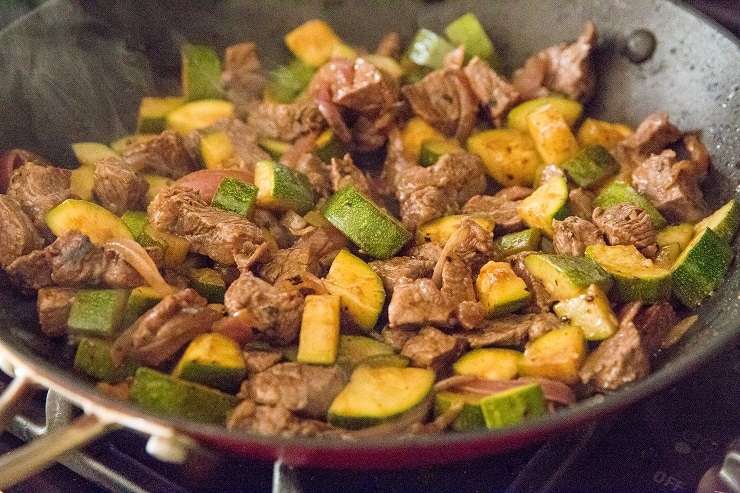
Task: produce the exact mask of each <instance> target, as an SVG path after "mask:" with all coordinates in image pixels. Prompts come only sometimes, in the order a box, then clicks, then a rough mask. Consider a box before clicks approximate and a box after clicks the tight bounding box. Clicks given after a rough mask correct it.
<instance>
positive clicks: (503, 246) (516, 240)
mask: <svg viewBox="0 0 740 493" xmlns="http://www.w3.org/2000/svg"><path fill="white" fill-rule="evenodd" d="M540 238H541V236H540V229H539V228H527V229H523V230H521V231H517V232H515V233H509V234H506V235H504V236H501V237H499V238H496V239H495V240H494V242H495V244H496V247H497V248H498V251H499V252H501V255H503V256H504V257H508V256H509V255H514V254H516V253H520V252H527V251H531V252H533V251H535V250H537V249H538V247H539V244H540Z"/></svg>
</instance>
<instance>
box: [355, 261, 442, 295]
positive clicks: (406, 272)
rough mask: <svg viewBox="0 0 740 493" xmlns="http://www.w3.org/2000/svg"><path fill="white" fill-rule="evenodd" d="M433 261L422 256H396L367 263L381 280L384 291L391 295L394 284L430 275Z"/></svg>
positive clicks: (405, 282)
mask: <svg viewBox="0 0 740 493" xmlns="http://www.w3.org/2000/svg"><path fill="white" fill-rule="evenodd" d="M435 263H436V262H434V261H433V260H428V259H424V258H416V257H405V256H398V257H392V258H390V259H388V260H373V261H372V262H370V264H369V265H370V268H371V269H373V271H375V273H376V274H378V276H379V277H380V279H381V280H382V281H383V287H384V288H385V291H386V293H388V294H389V295H392V294H393V290H394V289H395V287H396V286H399V285H401V284H407V283H410V282H413V281H415V280H417V279H422V278H425V277H426V278H429V277H432V273H433V272H434V265H435Z"/></svg>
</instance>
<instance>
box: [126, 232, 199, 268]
mask: <svg viewBox="0 0 740 493" xmlns="http://www.w3.org/2000/svg"><path fill="white" fill-rule="evenodd" d="M137 242H138V243H139V244H140V245H141V246H144V247H146V246H159V247H161V248H162V249H163V251H164V258H163V262H164V266H165V267H169V268H173V269H174V268H177V267H179V266H181V265H182V263H183V262H185V257H186V256H187V254H188V251H189V250H190V241H188V240H187V239H185V238H183V237H182V236H177V235H175V234H172V233H168V232H167V231H162V230H159V229H157V228H155V227H154V226H152V225H151V224H147V225H146V226H144V231H143V232H142V233H141V235H139V238H138V239H137Z"/></svg>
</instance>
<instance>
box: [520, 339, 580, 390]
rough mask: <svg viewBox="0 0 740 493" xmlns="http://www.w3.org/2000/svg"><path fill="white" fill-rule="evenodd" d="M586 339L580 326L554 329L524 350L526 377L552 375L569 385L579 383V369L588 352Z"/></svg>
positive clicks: (521, 370)
mask: <svg viewBox="0 0 740 493" xmlns="http://www.w3.org/2000/svg"><path fill="white" fill-rule="evenodd" d="M587 350H588V348H587V346H586V338H585V337H583V331H582V330H581V328H580V327H578V326H577V325H568V326H565V327H561V328H558V329H554V330H551V331H550V332H548V333H547V334H545V335H543V336H542V337H540V338H538V339H535V340H534V341H532V342H531V343H530V344H529V345H528V346H527V347H526V348H525V349H524V359H523V360H522V364H521V365H520V367H519V373H520V374H521V375H522V376H529V377H542V378H550V379H552V380H557V381H559V382H563V383H565V384H567V385H573V384H576V383H578V381H579V376H578V371H579V370H580V368H581V366H582V365H583V362H584V360H585V359H586V354H587Z"/></svg>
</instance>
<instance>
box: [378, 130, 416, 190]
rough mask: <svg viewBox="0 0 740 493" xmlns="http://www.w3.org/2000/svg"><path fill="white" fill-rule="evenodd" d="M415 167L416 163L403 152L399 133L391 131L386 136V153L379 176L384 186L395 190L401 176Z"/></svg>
mask: <svg viewBox="0 0 740 493" xmlns="http://www.w3.org/2000/svg"><path fill="white" fill-rule="evenodd" d="M416 166H417V164H416V161H415V160H414V159H413V158H411V157H410V156H409V155H408V154H407V153H406V152H405V151H404V145H403V139H401V132H400V131H399V130H398V129H397V128H395V129H393V130H391V132H390V134H389V135H388V152H387V154H386V158H385V161H383V170H382V172H381V175H380V178H381V180H382V181H383V183H384V184H385V186H386V187H387V188H389V189H390V190H395V189H396V188H397V187H398V183H399V181H400V179H401V177H402V176H403V174H404V173H405V172H407V170H409V169H413V168H415V167H416Z"/></svg>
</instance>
